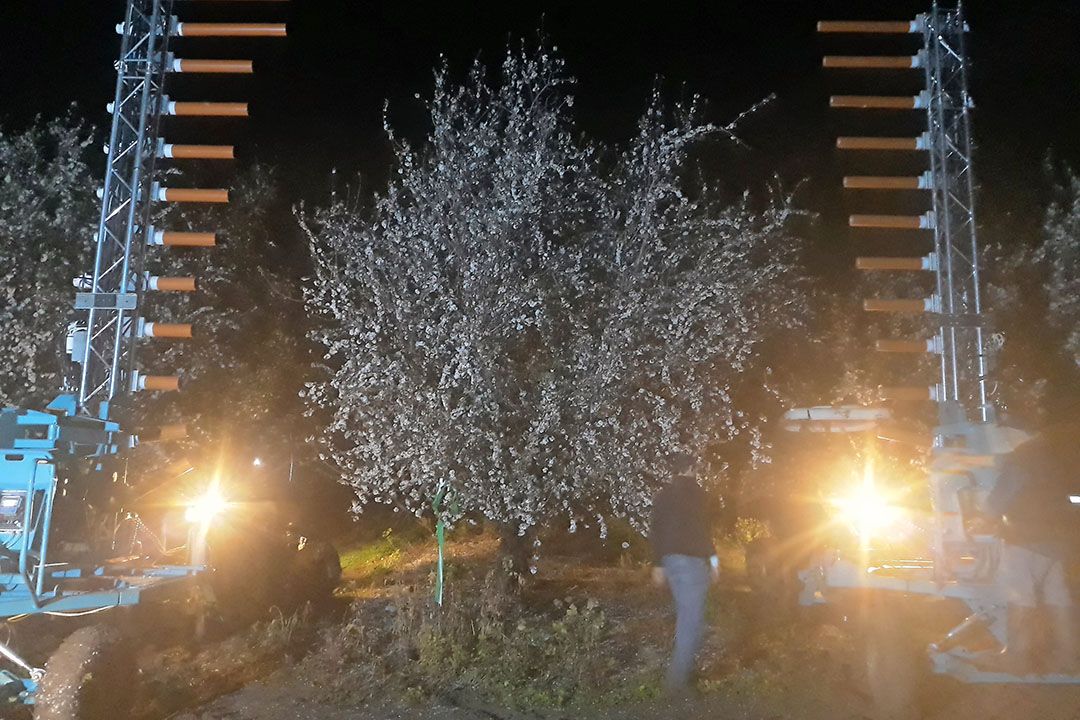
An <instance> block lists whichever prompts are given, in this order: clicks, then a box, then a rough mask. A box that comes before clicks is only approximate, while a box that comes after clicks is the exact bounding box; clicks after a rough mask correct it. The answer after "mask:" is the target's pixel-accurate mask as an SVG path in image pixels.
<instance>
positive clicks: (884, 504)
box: [831, 461, 905, 546]
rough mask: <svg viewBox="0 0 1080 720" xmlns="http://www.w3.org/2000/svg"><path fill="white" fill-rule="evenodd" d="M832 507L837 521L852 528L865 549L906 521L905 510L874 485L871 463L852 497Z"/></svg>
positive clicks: (846, 496)
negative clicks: (875, 539)
mask: <svg viewBox="0 0 1080 720" xmlns="http://www.w3.org/2000/svg"><path fill="white" fill-rule="evenodd" d="M831 504H832V506H833V507H834V508H836V510H837V520H839V521H840V522H841V523H843V524H845V525H847V526H848V527H850V528H851V529H852V530H853V531H854V532H855V533H856V534H857V535H858V536H859V540H860V541H861V542H862V544H863V545H864V546H865V545H869V544H870V542H871V540H873V539H874V538H880V537H882V535H884V534H886V533H889V532H890V531H893V530H895V529H896V528H897V525H898V524H899V523H900V521H901V520H903V519H904V517H905V512H904V510H903V508H901V507H899V506H897V505H895V504H894V503H893V502H892V499H891V498H890V497H889V496H888V494H887V493H886V492H884V491H883V490H882V489H881V488H880V487H878V486H877V484H876V483H875V481H874V467H873V464H872V463H870V462H869V461H868V462H867V463H866V466H865V468H864V470H863V478H862V482H861V483H860V484H859V485H858V486H857V487H856V488H854V490H853V491H852V492H851V493H849V494H847V495H844V496H841V497H836V498H833V499H832V501H831Z"/></svg>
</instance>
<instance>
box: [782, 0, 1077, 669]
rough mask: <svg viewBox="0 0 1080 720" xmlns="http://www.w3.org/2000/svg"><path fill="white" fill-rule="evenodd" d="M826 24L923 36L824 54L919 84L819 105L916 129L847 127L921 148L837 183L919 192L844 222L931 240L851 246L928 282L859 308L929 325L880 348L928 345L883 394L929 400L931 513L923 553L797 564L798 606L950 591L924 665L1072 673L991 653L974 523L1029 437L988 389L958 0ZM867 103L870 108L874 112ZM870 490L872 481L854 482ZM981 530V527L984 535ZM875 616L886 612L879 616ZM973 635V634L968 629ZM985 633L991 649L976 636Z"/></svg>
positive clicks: (874, 267) (858, 421) (997, 619)
mask: <svg viewBox="0 0 1080 720" xmlns="http://www.w3.org/2000/svg"><path fill="white" fill-rule="evenodd" d="M818 31H819V32H821V33H830V34H861V35H894V36H909V37H912V38H916V39H917V40H918V41H919V47H918V49H917V51H916V52H915V53H914V54H911V55H901V56H826V57H825V58H824V59H823V62H822V64H823V66H824V67H825V68H835V69H842V70H851V69H855V70H859V71H870V72H888V73H901V72H908V73H919V74H920V75H921V77H922V78H923V80H924V85H923V87H922V89H921V90H920V91H919V92H918V94H916V95H907V96H880V95H834V96H832V97H831V98H830V101H829V104H830V106H831V107H832V108H837V109H841V110H843V111H844V112H850V111H868V112H867V113H866V115H867V116H870V117H871V118H872V119H871V121H875V120H874V119H873V118H880V114H881V113H895V112H899V113H919V114H921V115H922V116H924V117H925V122H926V125H925V128H926V129H925V131H924V132H922V133H921V134H918V135H916V136H914V137H883V136H869V137H864V136H857V137H856V136H845V137H839V138H837V140H836V147H837V148H838V149H839V150H840V151H842V152H843V153H860V154H862V153H875V154H878V155H877V157H881V156H898V155H904V156H907V157H909V158H910V156H911V155H912V154H919V155H921V156H922V157H924V158H925V160H926V162H925V166H924V167H925V171H923V172H921V173H919V174H916V175H907V176H900V175H888V176H877V175H874V176H869V175H857V176H848V177H845V178H844V180H843V185H844V188H846V189H849V190H850V191H852V192H853V193H857V194H858V196H859V197H860V198H867V196H878V197H880V194H882V193H901V192H902V193H910V194H920V195H921V197H922V198H923V200H924V202H925V203H926V204H927V205H928V206H929V208H928V210H927V211H926V212H924V213H921V214H913V215H861V214H860V215H851V216H850V217H849V221H848V224H849V226H850V227H852V228H860V229H871V230H873V231H875V232H876V231H881V232H882V233H893V234H895V233H896V232H897V231H906V232H909V233H911V234H916V233H918V234H921V235H922V237H923V239H922V240H921V241H920V240H918V239H915V240H913V242H919V243H922V244H924V247H929V252H928V253H927V254H925V255H908V256H890V257H859V258H858V259H857V261H856V267H857V268H858V269H859V270H862V271H867V272H871V273H886V272H889V273H904V274H908V276H909V277H910V275H911V274H913V273H927V274H929V276H930V278H931V283H930V284H932V287H933V290H932V292H931V293H930V294H929V295H928V296H926V297H918V298H904V299H894V298H888V299H882V298H870V299H866V300H864V301H863V309H864V310H866V311H869V312H873V313H899V314H903V315H907V316H919V317H922V318H924V320H925V323H924V324H925V327H928V328H930V331H929V333H928V335H927V336H924V337H915V338H899V339H883V340H878V341H877V343H876V350H877V351H879V352H886V353H907V354H912V355H917V356H920V357H924V358H925V357H926V356H930V357H931V358H933V363H932V364H933V365H934V366H935V367H936V368H937V372H936V375H937V377H936V379H935V381H934V382H933V383H932V384H929V385H922V386H917V387H899V388H896V387H894V388H881V389H880V397H881V399H882V400H891V401H894V403H927V402H932V403H934V404H936V407H937V425H936V427H934V429H933V431H932V436H933V437H932V441H931V443H930V447H931V450H930V462H929V467H928V483H929V499H930V505H931V515H930V518H929V523H928V532H927V533H926V535H927V537H926V541H927V542H926V547H925V548H924V551H923V554H921V555H920V556H919V557H914V558H910V557H897V558H888V557H885V558H882V557H875V558H872V559H871V558H868V557H865V556H863V557H859V554H858V553H847V554H845V553H842V552H840V551H836V550H830V551H827V552H826V553H825V554H824V557H823V558H822V559H821V561H820V563H818V564H816V566H815V567H812V568H810V569H808V570H805V571H803V572H802V573H800V578H801V580H802V581H803V591H802V596H801V598H800V600H801V602H802V603H803V604H815V603H826V602H829V601H830V597H831V595H832V594H835V593H834V592H833V591H835V590H836V589H840V588H851V589H855V588H861V589H876V590H883V591H893V592H896V593H906V594H909V595H923V596H933V597H938V598H952V599H955V600H958V601H961V602H962V603H964V604H966V605H967V607H968V608H969V610H970V612H969V614H968V616H967V618H966V619H965V620H963V622H961V623H960V624H959V625H958V626H956V627H954V628H953V629H952V630H950V631H948V632H947V633H946V634H945V635H944V636H943V637H942V639H941V640H940V641H939V642H936V643H934V644H932V645H930V647H929V648H928V653H929V658H930V661H931V663H930V664H931V666H932V669H933V670H934V671H935V672H937V673H941V674H947V675H950V676H953V677H956V678H959V679H960V680H963V681H966V682H993V683H1009V682H1022V683H1078V682H1080V677H1075V676H1071V675H1056V674H1040V675H1015V674H1010V673H1009V672H1004V671H1002V670H1001V663H995V659H996V658H999V657H1000V656H1001V653H1002V651H1003V649H1004V648H1005V647H1006V644H1007V633H1006V603H1005V599H1004V596H1003V594H1002V591H1001V589H1000V587H999V585H998V583H997V582H996V574H997V567H998V558H999V556H1000V548H1001V540H1000V538H999V537H997V536H996V535H995V534H991V533H989V532H988V531H986V530H979V529H977V528H978V527H979V526H978V525H977V524H976V523H972V522H970V521H972V520H974V519H976V516H977V515H978V513H979V508H980V507H983V506H984V501H985V499H986V497H987V496H988V495H989V493H990V492H991V490H992V489H993V487H994V484H995V482H996V479H997V477H998V476H999V473H1000V468H1001V463H1002V458H1003V456H1004V455H1006V454H1007V453H1009V452H1010V451H1011V450H1013V449H1014V448H1015V447H1016V446H1017V445H1019V444H1021V443H1022V442H1023V441H1024V440H1026V439H1027V438H1028V436H1027V435H1026V434H1024V433H1022V432H1020V431H1018V430H1015V429H1012V428H1007V427H1003V426H1000V425H999V424H998V423H997V417H996V410H995V405H994V402H993V399H992V397H991V395H992V393H991V392H990V385H991V383H990V372H991V368H990V350H991V348H989V347H988V341H989V339H990V338H989V333H988V330H987V327H988V326H987V317H986V314H985V312H984V308H983V304H982V298H981V296H980V290H981V288H980V276H979V275H980V267H979V262H980V258H979V245H978V240H977V232H976V231H977V226H976V216H975V186H974V176H973V170H972V161H971V160H972V139H971V111H972V109H973V102H972V98H971V96H970V95H969V92H968V75H969V61H968V57H967V50H966V42H965V40H966V35H967V33H968V32H969V27H968V25H967V23H966V22H965V16H964V11H963V8H962V6H960V5H959V4H958V5H956V6H955V7H951V8H946V7H943V6H942V5H939V4H938V3H937V2H935V3H934V5H933V7H932V8H931V10H930V11H929V12H928V13H926V14H923V15H920V16H918V17H916V18H915V19H914V20H911V21H899V22H859V21H856V22H847V21H825V22H821V23H819V24H818ZM875 114H876V115H875ZM892 415H893V411H890V410H887V409H871V408H852V407H842V408H831V407H815V408H808V409H807V408H803V409H797V410H792V411H791V412H789V413H788V415H787V418H786V420H787V423H788V427H789V429H798V430H817V431H826V432H828V431H833V432H836V431H839V432H845V431H847V432H865V431H867V430H868V429H869V430H873V429H874V428H875V427H878V428H880V427H881V425H882V424H883V423H886V422H889V421H890V420H891V419H892ZM864 489H865V490H871V488H864ZM859 510H860V511H861V512H862V513H864V514H868V515H877V516H880V517H883V516H886V515H888V511H889V508H888V500H887V499H884V500H883V499H881V498H868V497H863V498H862V499H861V501H860V507H859ZM980 533H985V534H980ZM879 620H880V621H881V622H889V620H888V619H884V618H881V619H879ZM976 637H978V641H976V640H975V638H976ZM987 637H990V638H992V640H993V642H992V643H990V646H989V647H987V643H986V638H987Z"/></svg>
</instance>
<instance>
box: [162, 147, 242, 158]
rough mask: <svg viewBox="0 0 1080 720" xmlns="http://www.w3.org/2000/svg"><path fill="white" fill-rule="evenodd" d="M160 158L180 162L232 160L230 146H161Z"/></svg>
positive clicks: (231, 148)
mask: <svg viewBox="0 0 1080 720" xmlns="http://www.w3.org/2000/svg"><path fill="white" fill-rule="evenodd" d="M161 157H166V158H177V159H181V160H232V159H233V146H232V145H172V144H169V143H166V144H165V145H162V146H161Z"/></svg>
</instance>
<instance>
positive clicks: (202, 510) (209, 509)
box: [184, 483, 229, 524]
mask: <svg viewBox="0 0 1080 720" xmlns="http://www.w3.org/2000/svg"><path fill="white" fill-rule="evenodd" d="M228 506H229V503H228V502H227V501H226V500H225V498H224V497H223V496H222V494H221V490H219V489H218V487H217V484H216V483H215V484H214V485H213V486H211V487H210V489H208V490H207V491H206V493H205V494H204V495H203V496H202V497H200V498H198V499H196V500H195V501H193V502H191V503H190V504H189V505H188V506H187V510H186V511H185V512H184V519H186V520H187V521H188V522H190V523H200V524H209V523H210V522H211V521H212V520H213V519H214V518H215V517H217V516H218V515H220V514H221V513H223V512H225V510H226V508H228Z"/></svg>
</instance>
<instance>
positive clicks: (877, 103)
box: [829, 95, 918, 110]
mask: <svg viewBox="0 0 1080 720" xmlns="http://www.w3.org/2000/svg"><path fill="white" fill-rule="evenodd" d="M829 107H834V108H857V109H860V110H871V109H876V110H912V109H914V108H916V107H918V98H917V97H913V96H909V95H833V96H832V97H830V98H829Z"/></svg>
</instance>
